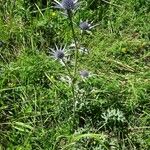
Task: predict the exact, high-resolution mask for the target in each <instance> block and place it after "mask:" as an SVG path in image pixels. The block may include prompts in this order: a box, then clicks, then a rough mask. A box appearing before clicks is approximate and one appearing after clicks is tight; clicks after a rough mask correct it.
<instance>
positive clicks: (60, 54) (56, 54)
mask: <svg viewBox="0 0 150 150" xmlns="http://www.w3.org/2000/svg"><path fill="white" fill-rule="evenodd" d="M64 56H65V54H64V52H63V51H62V50H57V51H55V52H54V57H55V58H56V59H63V58H64Z"/></svg>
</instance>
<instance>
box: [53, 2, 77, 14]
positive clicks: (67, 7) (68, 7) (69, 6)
mask: <svg viewBox="0 0 150 150" xmlns="http://www.w3.org/2000/svg"><path fill="white" fill-rule="evenodd" d="M54 1H55V4H56V8H60V9H64V10H67V11H71V10H73V9H75V7H76V6H77V2H78V0H62V1H61V2H58V1H57V0H54Z"/></svg>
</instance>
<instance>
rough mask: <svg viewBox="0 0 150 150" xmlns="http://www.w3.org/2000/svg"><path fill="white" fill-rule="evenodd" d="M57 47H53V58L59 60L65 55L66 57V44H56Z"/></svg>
mask: <svg viewBox="0 0 150 150" xmlns="http://www.w3.org/2000/svg"><path fill="white" fill-rule="evenodd" d="M55 47H56V49H55V50H54V49H51V50H52V55H53V58H54V59H57V60H58V59H59V60H62V59H63V58H64V57H65V52H64V50H65V46H64V47H60V48H58V46H57V45H55Z"/></svg>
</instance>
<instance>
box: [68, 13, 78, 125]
mask: <svg viewBox="0 0 150 150" xmlns="http://www.w3.org/2000/svg"><path fill="white" fill-rule="evenodd" d="M67 14H68V19H69V23H70V27H71V31H72V37H73V40H74V43H75V47H76V50H75V65H74V74H73V77H72V83H71V88H72V95H73V103H74V106H73V124H75V110H76V108H75V107H76V106H75V103H76V95H75V82H76V75H77V61H78V45H77V40H76V35H75V31H74V26H73V21H72V12H71V11H67Z"/></svg>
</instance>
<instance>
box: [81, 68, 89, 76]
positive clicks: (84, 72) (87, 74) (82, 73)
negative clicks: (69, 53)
mask: <svg viewBox="0 0 150 150" xmlns="http://www.w3.org/2000/svg"><path fill="white" fill-rule="evenodd" d="M80 75H81V77H83V78H87V77H89V72H88V71H86V70H82V71H80Z"/></svg>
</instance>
